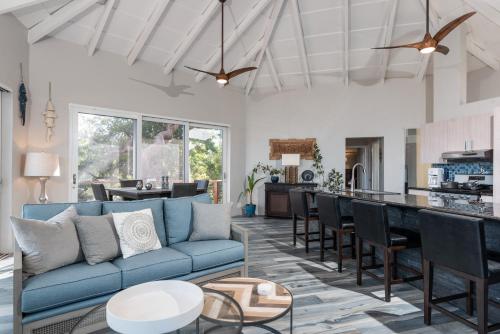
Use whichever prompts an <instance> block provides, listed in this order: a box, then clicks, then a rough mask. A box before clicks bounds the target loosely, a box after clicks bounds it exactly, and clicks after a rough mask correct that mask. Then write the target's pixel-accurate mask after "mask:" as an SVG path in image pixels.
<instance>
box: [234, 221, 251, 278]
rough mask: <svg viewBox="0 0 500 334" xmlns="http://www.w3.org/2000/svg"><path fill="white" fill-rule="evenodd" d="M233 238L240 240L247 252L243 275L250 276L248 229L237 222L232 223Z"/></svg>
mask: <svg viewBox="0 0 500 334" xmlns="http://www.w3.org/2000/svg"><path fill="white" fill-rule="evenodd" d="M231 239H232V240H236V241H239V242H241V243H242V244H243V247H244V252H245V268H244V271H243V273H242V275H243V276H248V230H247V229H245V228H243V227H241V226H239V225H237V224H235V223H232V224H231Z"/></svg>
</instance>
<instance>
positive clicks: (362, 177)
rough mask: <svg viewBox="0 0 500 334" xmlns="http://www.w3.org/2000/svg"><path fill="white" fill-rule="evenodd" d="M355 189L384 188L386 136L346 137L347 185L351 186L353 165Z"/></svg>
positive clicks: (347, 187)
mask: <svg viewBox="0 0 500 334" xmlns="http://www.w3.org/2000/svg"><path fill="white" fill-rule="evenodd" d="M358 163H359V164H361V165H362V166H363V167H364V170H365V172H364V173H363V169H362V168H361V167H360V168H356V173H355V175H354V188H355V189H370V190H378V191H383V190H384V138H383V137H371V138H346V143H345V187H346V189H349V188H350V187H351V182H352V176H353V167H354V166H355V165H356V164H358Z"/></svg>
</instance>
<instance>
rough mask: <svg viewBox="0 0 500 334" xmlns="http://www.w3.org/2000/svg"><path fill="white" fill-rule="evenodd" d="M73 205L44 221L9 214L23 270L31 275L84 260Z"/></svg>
mask: <svg viewBox="0 0 500 334" xmlns="http://www.w3.org/2000/svg"><path fill="white" fill-rule="evenodd" d="M76 215H77V212H76V209H75V207H74V206H70V207H69V208H68V209H66V210H64V211H63V212H61V213H60V214H58V215H56V216H54V217H52V218H51V219H49V220H47V221H42V220H32V219H21V218H16V217H11V218H10V219H11V222H12V224H11V225H12V230H13V232H14V235H15V237H16V240H17V242H18V244H19V247H20V248H21V250H22V252H23V255H24V257H23V271H24V272H25V273H27V274H30V275H38V274H42V273H44V272H47V271H50V270H53V269H57V268H60V267H64V266H67V265H70V264H73V263H76V262H80V261H82V259H83V256H82V252H81V249H80V242H79V241H78V235H77V234H76V228H75V225H74V224H73V221H72V220H71V218H72V217H75V216H76Z"/></svg>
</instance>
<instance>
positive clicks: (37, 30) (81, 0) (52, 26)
mask: <svg viewBox="0 0 500 334" xmlns="http://www.w3.org/2000/svg"><path fill="white" fill-rule="evenodd" d="M97 1H98V0H78V1H72V2H70V3H68V4H67V5H66V6H64V7H62V8H61V9H59V10H58V11H56V12H55V13H53V14H52V15H50V16H49V17H47V18H46V19H44V20H43V21H41V22H40V23H38V24H37V25H35V26H34V27H33V28H31V29H30V30H29V31H28V43H30V44H34V43H36V42H38V41H39V40H41V39H42V38H44V37H45V36H47V35H49V34H50V33H52V32H53V31H54V30H56V29H58V28H60V27H61V26H63V25H64V24H66V23H68V22H69V21H71V20H72V19H73V18H75V17H76V16H78V15H80V14H82V13H83V12H85V11H86V10H88V9H89V8H90V7H92V6H93V5H95V4H96V3H97Z"/></svg>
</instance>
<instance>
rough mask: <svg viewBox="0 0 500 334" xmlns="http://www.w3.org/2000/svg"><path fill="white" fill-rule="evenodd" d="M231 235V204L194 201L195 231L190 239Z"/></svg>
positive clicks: (220, 237)
mask: <svg viewBox="0 0 500 334" xmlns="http://www.w3.org/2000/svg"><path fill="white" fill-rule="evenodd" d="M230 236H231V205H230V204H206V203H199V202H193V232H192V233H191V236H190V237H189V241H200V240H222V239H229V237H230Z"/></svg>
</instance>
